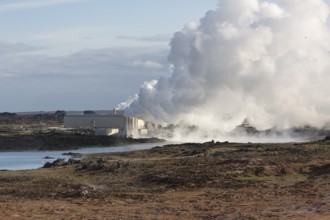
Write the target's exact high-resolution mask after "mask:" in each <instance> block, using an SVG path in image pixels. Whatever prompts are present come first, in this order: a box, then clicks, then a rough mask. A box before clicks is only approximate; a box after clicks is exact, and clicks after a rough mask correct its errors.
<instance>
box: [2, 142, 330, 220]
mask: <svg viewBox="0 0 330 220" xmlns="http://www.w3.org/2000/svg"><path fill="white" fill-rule="evenodd" d="M47 167H48V168H40V169H37V170H27V171H1V173H0V219H46V218H48V219H321V220H322V219H329V218H330V142H329V141H328V140H323V141H317V142H307V143H287V144H253V143H249V144H237V143H227V142H224V143H219V142H216V143H214V142H213V141H211V142H207V143H203V144H197V143H186V144H180V145H166V146H159V147H155V148H153V149H150V150H143V151H134V152H125V153H111V154H97V155H91V156H88V157H85V158H84V159H82V160H81V161H74V160H71V161H70V162H59V161H58V162H57V163H54V164H52V165H51V166H47Z"/></svg>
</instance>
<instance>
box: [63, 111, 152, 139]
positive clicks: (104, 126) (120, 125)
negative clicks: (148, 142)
mask: <svg viewBox="0 0 330 220" xmlns="http://www.w3.org/2000/svg"><path fill="white" fill-rule="evenodd" d="M64 127H65V128H75V129H93V130H94V132H95V134H96V135H117V136H122V137H140V136H143V135H146V134H147V129H145V123H144V121H143V120H141V119H138V118H135V117H127V116H125V115H124V111H119V110H113V111H111V112H109V113H106V114H97V113H95V114H90V113H89V114H83V113H82V114H74V115H70V114H69V115H65V117H64Z"/></svg>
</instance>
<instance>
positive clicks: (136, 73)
mask: <svg viewBox="0 0 330 220" xmlns="http://www.w3.org/2000/svg"><path fill="white" fill-rule="evenodd" d="M217 2H218V1H217V0H208V1H205V0H180V1H177V0H157V1H155V0H139V1H136V0H120V1H118V0H2V1H1V2H0V27H1V36H0V92H1V93H2V95H1V96H0V103H1V104H0V112H3V111H11V112H17V111H47V110H57V109H63V110H86V109H111V108H113V107H114V106H115V105H116V104H118V103H119V102H122V101H124V100H126V99H127V98H128V97H129V96H130V95H134V93H136V92H137V91H138V89H139V86H140V85H141V84H142V83H143V82H144V81H146V80H151V79H157V78H158V77H159V76H160V75H162V74H167V72H168V64H167V62H166V59H167V58H166V57H167V54H168V51H169V46H168V44H169V41H170V38H171V36H172V34H173V33H174V32H176V31H179V30H181V29H182V27H183V26H184V24H185V23H187V22H189V21H198V20H199V19H200V18H201V17H203V15H204V14H205V12H206V11H208V10H210V9H215V8H216V7H217Z"/></svg>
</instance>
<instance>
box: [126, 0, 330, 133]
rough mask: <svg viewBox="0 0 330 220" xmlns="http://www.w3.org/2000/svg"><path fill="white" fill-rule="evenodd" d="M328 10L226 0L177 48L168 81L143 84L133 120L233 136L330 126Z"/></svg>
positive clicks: (313, 4)
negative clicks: (239, 130) (240, 129)
mask: <svg viewBox="0 0 330 220" xmlns="http://www.w3.org/2000/svg"><path fill="white" fill-rule="evenodd" d="M329 26H330V25H329V5H328V4H327V3H326V1H324V0H303V1H302V0H279V1H276V2H274V1H258V0H220V1H219V6H218V8H217V9H216V10H212V11H209V12H207V13H206V15H205V16H204V17H203V18H202V19H201V20H200V23H193V22H192V23H189V24H187V25H186V26H185V27H184V29H183V30H182V31H180V32H177V33H175V34H174V36H173V38H172V40H171V43H170V45H171V51H170V54H169V56H168V60H169V62H170V63H171V67H170V71H169V72H170V73H169V75H168V76H164V77H161V78H160V79H159V80H158V81H152V82H147V83H145V84H144V85H143V86H142V87H141V88H140V91H139V93H138V95H137V96H136V97H135V99H133V100H132V101H131V102H130V103H129V105H128V107H127V109H126V112H127V114H130V115H137V116H140V117H143V118H144V119H147V120H152V121H158V122H165V123H186V124H194V125H198V126H199V127H201V128H205V129H217V130H219V131H223V132H227V131H231V130H232V129H234V128H235V127H236V126H237V125H239V124H241V123H242V121H243V120H244V119H246V118H247V119H248V120H249V122H250V123H251V124H252V125H254V126H255V127H256V128H258V129H269V128H273V127H276V128H279V129H286V128H290V127H295V126H304V125H310V126H316V127H322V126H324V125H325V124H326V123H328V122H330V28H329Z"/></svg>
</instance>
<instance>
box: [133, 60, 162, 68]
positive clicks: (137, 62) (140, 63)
mask: <svg viewBox="0 0 330 220" xmlns="http://www.w3.org/2000/svg"><path fill="white" fill-rule="evenodd" d="M132 66H137V67H145V68H150V69H161V68H162V67H163V65H162V64H160V63H158V62H154V61H151V60H135V61H134V62H133V63H132Z"/></svg>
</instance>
